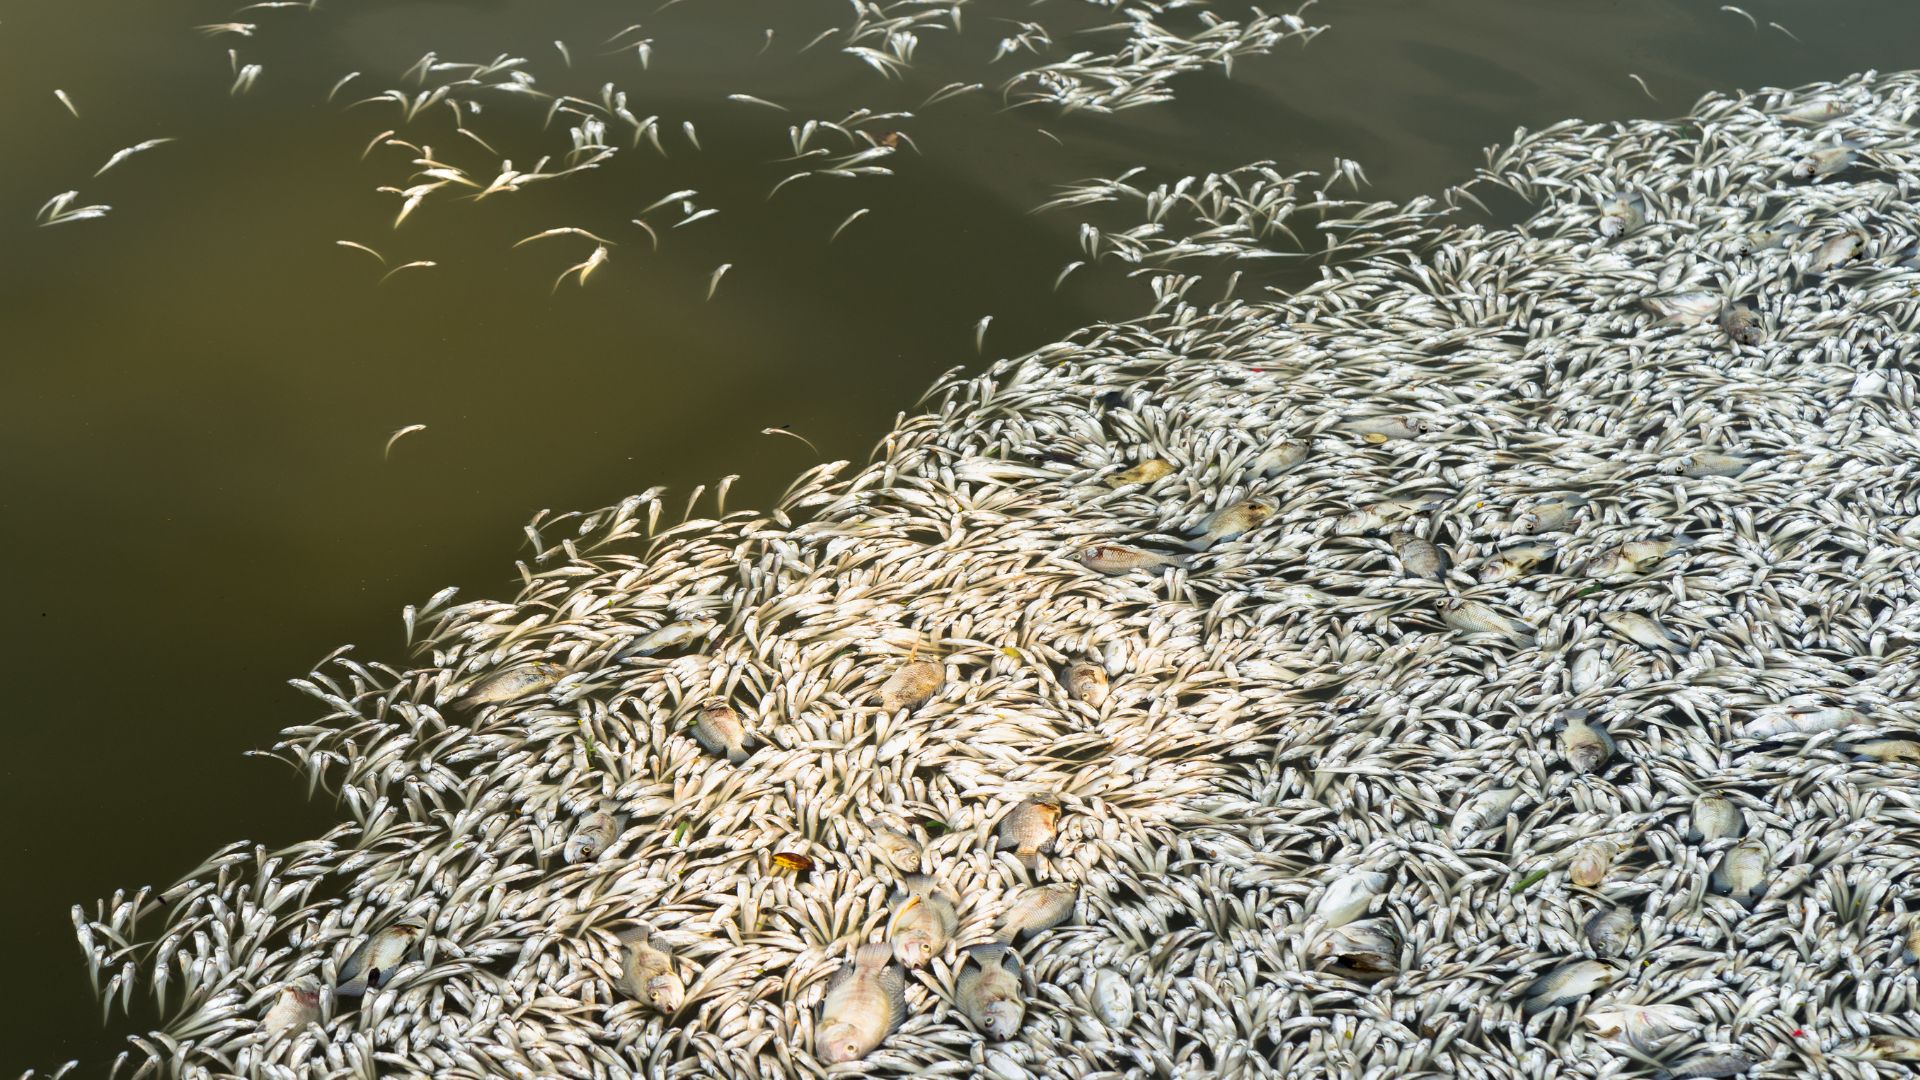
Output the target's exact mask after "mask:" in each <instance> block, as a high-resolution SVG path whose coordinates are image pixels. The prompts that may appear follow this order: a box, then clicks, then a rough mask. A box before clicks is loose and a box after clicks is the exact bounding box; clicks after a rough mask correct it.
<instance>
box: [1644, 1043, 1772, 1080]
mask: <svg viewBox="0 0 1920 1080" xmlns="http://www.w3.org/2000/svg"><path fill="white" fill-rule="evenodd" d="M1761 1060H1762V1059H1760V1058H1757V1057H1754V1056H1753V1055H1752V1054H1749V1053H1747V1052H1746V1051H1744V1050H1734V1049H1727V1050H1709V1051H1707V1052H1705V1053H1702V1054H1695V1055H1694V1056H1692V1057H1690V1058H1687V1059H1686V1060H1685V1061H1682V1062H1680V1063H1679V1064H1677V1065H1675V1066H1674V1067H1673V1068H1671V1069H1669V1070H1667V1071H1666V1072H1664V1073H1661V1074H1660V1076H1661V1077H1663V1078H1664V1080H1726V1078H1727V1077H1730V1076H1739V1075H1740V1074H1741V1073H1743V1072H1746V1071H1747V1070H1748V1069H1751V1068H1753V1067H1754V1066H1755V1065H1758V1064H1760V1062H1761Z"/></svg>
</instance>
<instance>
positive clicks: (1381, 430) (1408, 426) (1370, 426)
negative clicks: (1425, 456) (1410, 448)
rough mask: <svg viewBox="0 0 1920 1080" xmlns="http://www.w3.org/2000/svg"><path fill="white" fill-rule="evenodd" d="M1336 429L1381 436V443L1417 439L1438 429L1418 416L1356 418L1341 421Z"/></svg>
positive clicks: (1432, 423)
mask: <svg viewBox="0 0 1920 1080" xmlns="http://www.w3.org/2000/svg"><path fill="white" fill-rule="evenodd" d="M1336 427H1337V429H1338V430H1340V431H1345V432H1349V433H1351V434H1354V435H1360V436H1367V435H1379V436H1383V438H1382V439H1381V440H1380V441H1381V442H1385V441H1387V440H1388V439H1417V438H1419V437H1420V436H1422V435H1425V434H1427V433H1428V432H1430V431H1434V430H1437V429H1438V425H1437V424H1435V423H1434V422H1433V421H1431V420H1428V419H1426V418H1424V417H1419V416H1356V417H1354V418H1352V419H1350V420H1343V421H1341V422H1340V423H1339V424H1338V425H1336ZM1369 441H1371V440H1369Z"/></svg>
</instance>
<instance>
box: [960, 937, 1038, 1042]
mask: <svg viewBox="0 0 1920 1080" xmlns="http://www.w3.org/2000/svg"><path fill="white" fill-rule="evenodd" d="M1030 985H1031V984H1030V983H1029V982H1028V980H1027V972H1026V969H1025V968H1024V967H1022V966H1021V964H1020V958H1019V957H1018V956H1015V955H1014V952H1013V950H1012V949H1011V948H1008V947H1007V946H1005V945H975V946H974V947H973V948H971V949H968V950H967V951H966V953H965V954H964V956H963V957H962V959H961V961H960V975H959V977H958V978H957V979H955V980H954V999H955V1001H956V1002H957V1003H958V1004H959V1006H960V1011H961V1012H962V1013H964V1014H965V1015H966V1017H967V1019H969V1020H971V1021H973V1023H974V1026H975V1027H978V1028H979V1029H980V1030H981V1031H982V1032H983V1033H984V1034H985V1035H986V1036H987V1038H989V1039H1011V1038H1013V1036H1014V1033H1016V1032H1018V1031H1019V1030H1020V1024H1021V1022H1022V1021H1024V1020H1025V1019H1026V1016H1027V1000H1026V996H1025V993H1024V991H1025V990H1026V989H1027V987H1029V986H1030Z"/></svg>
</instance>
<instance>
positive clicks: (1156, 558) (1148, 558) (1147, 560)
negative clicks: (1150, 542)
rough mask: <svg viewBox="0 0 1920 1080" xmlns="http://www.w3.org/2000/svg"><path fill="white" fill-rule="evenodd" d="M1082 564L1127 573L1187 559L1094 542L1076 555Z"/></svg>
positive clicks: (1102, 571)
mask: <svg viewBox="0 0 1920 1080" xmlns="http://www.w3.org/2000/svg"><path fill="white" fill-rule="evenodd" d="M1075 558H1077V559H1079V560H1080V565H1082V566H1084V567H1086V568H1087V569H1089V570H1092V571H1094V572H1095V573H1100V574H1125V573H1129V572H1131V571H1134V570H1159V569H1160V568H1161V567H1164V566H1185V565H1186V560H1185V559H1182V558H1177V557H1175V556H1172V555H1159V554H1155V553H1154V552H1151V551H1142V550H1141V549H1139V548H1136V547H1128V546H1127V545H1125V544H1093V545H1091V546H1089V547H1086V548H1084V549H1082V550H1081V552H1080V554H1079V555H1077V556H1075Z"/></svg>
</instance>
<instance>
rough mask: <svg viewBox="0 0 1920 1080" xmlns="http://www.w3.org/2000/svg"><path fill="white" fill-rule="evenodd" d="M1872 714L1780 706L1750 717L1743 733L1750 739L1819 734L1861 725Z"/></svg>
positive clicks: (1824, 708) (1835, 709)
mask: <svg viewBox="0 0 1920 1080" xmlns="http://www.w3.org/2000/svg"><path fill="white" fill-rule="evenodd" d="M1868 720H1869V717H1868V716H1867V714H1865V713H1863V712H1861V711H1860V710H1858V709H1849V708H1845V707H1840V706H1832V707H1806V706H1800V707H1792V708H1788V707H1780V708H1775V709H1769V710H1767V711H1765V712H1762V713H1760V714H1758V715H1756V716H1755V717H1754V718H1753V719H1752V720H1749V721H1747V723H1746V726H1745V727H1744V728H1742V729H1741V734H1742V735H1744V736H1746V737H1747V738H1749V739H1771V738H1776V737H1778V736H1781V735H1818V734H1820V733H1821V732H1823V731H1838V730H1840V729H1841V728H1849V727H1857V726H1859V725H1861V724H1865V723H1867V722H1868Z"/></svg>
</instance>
